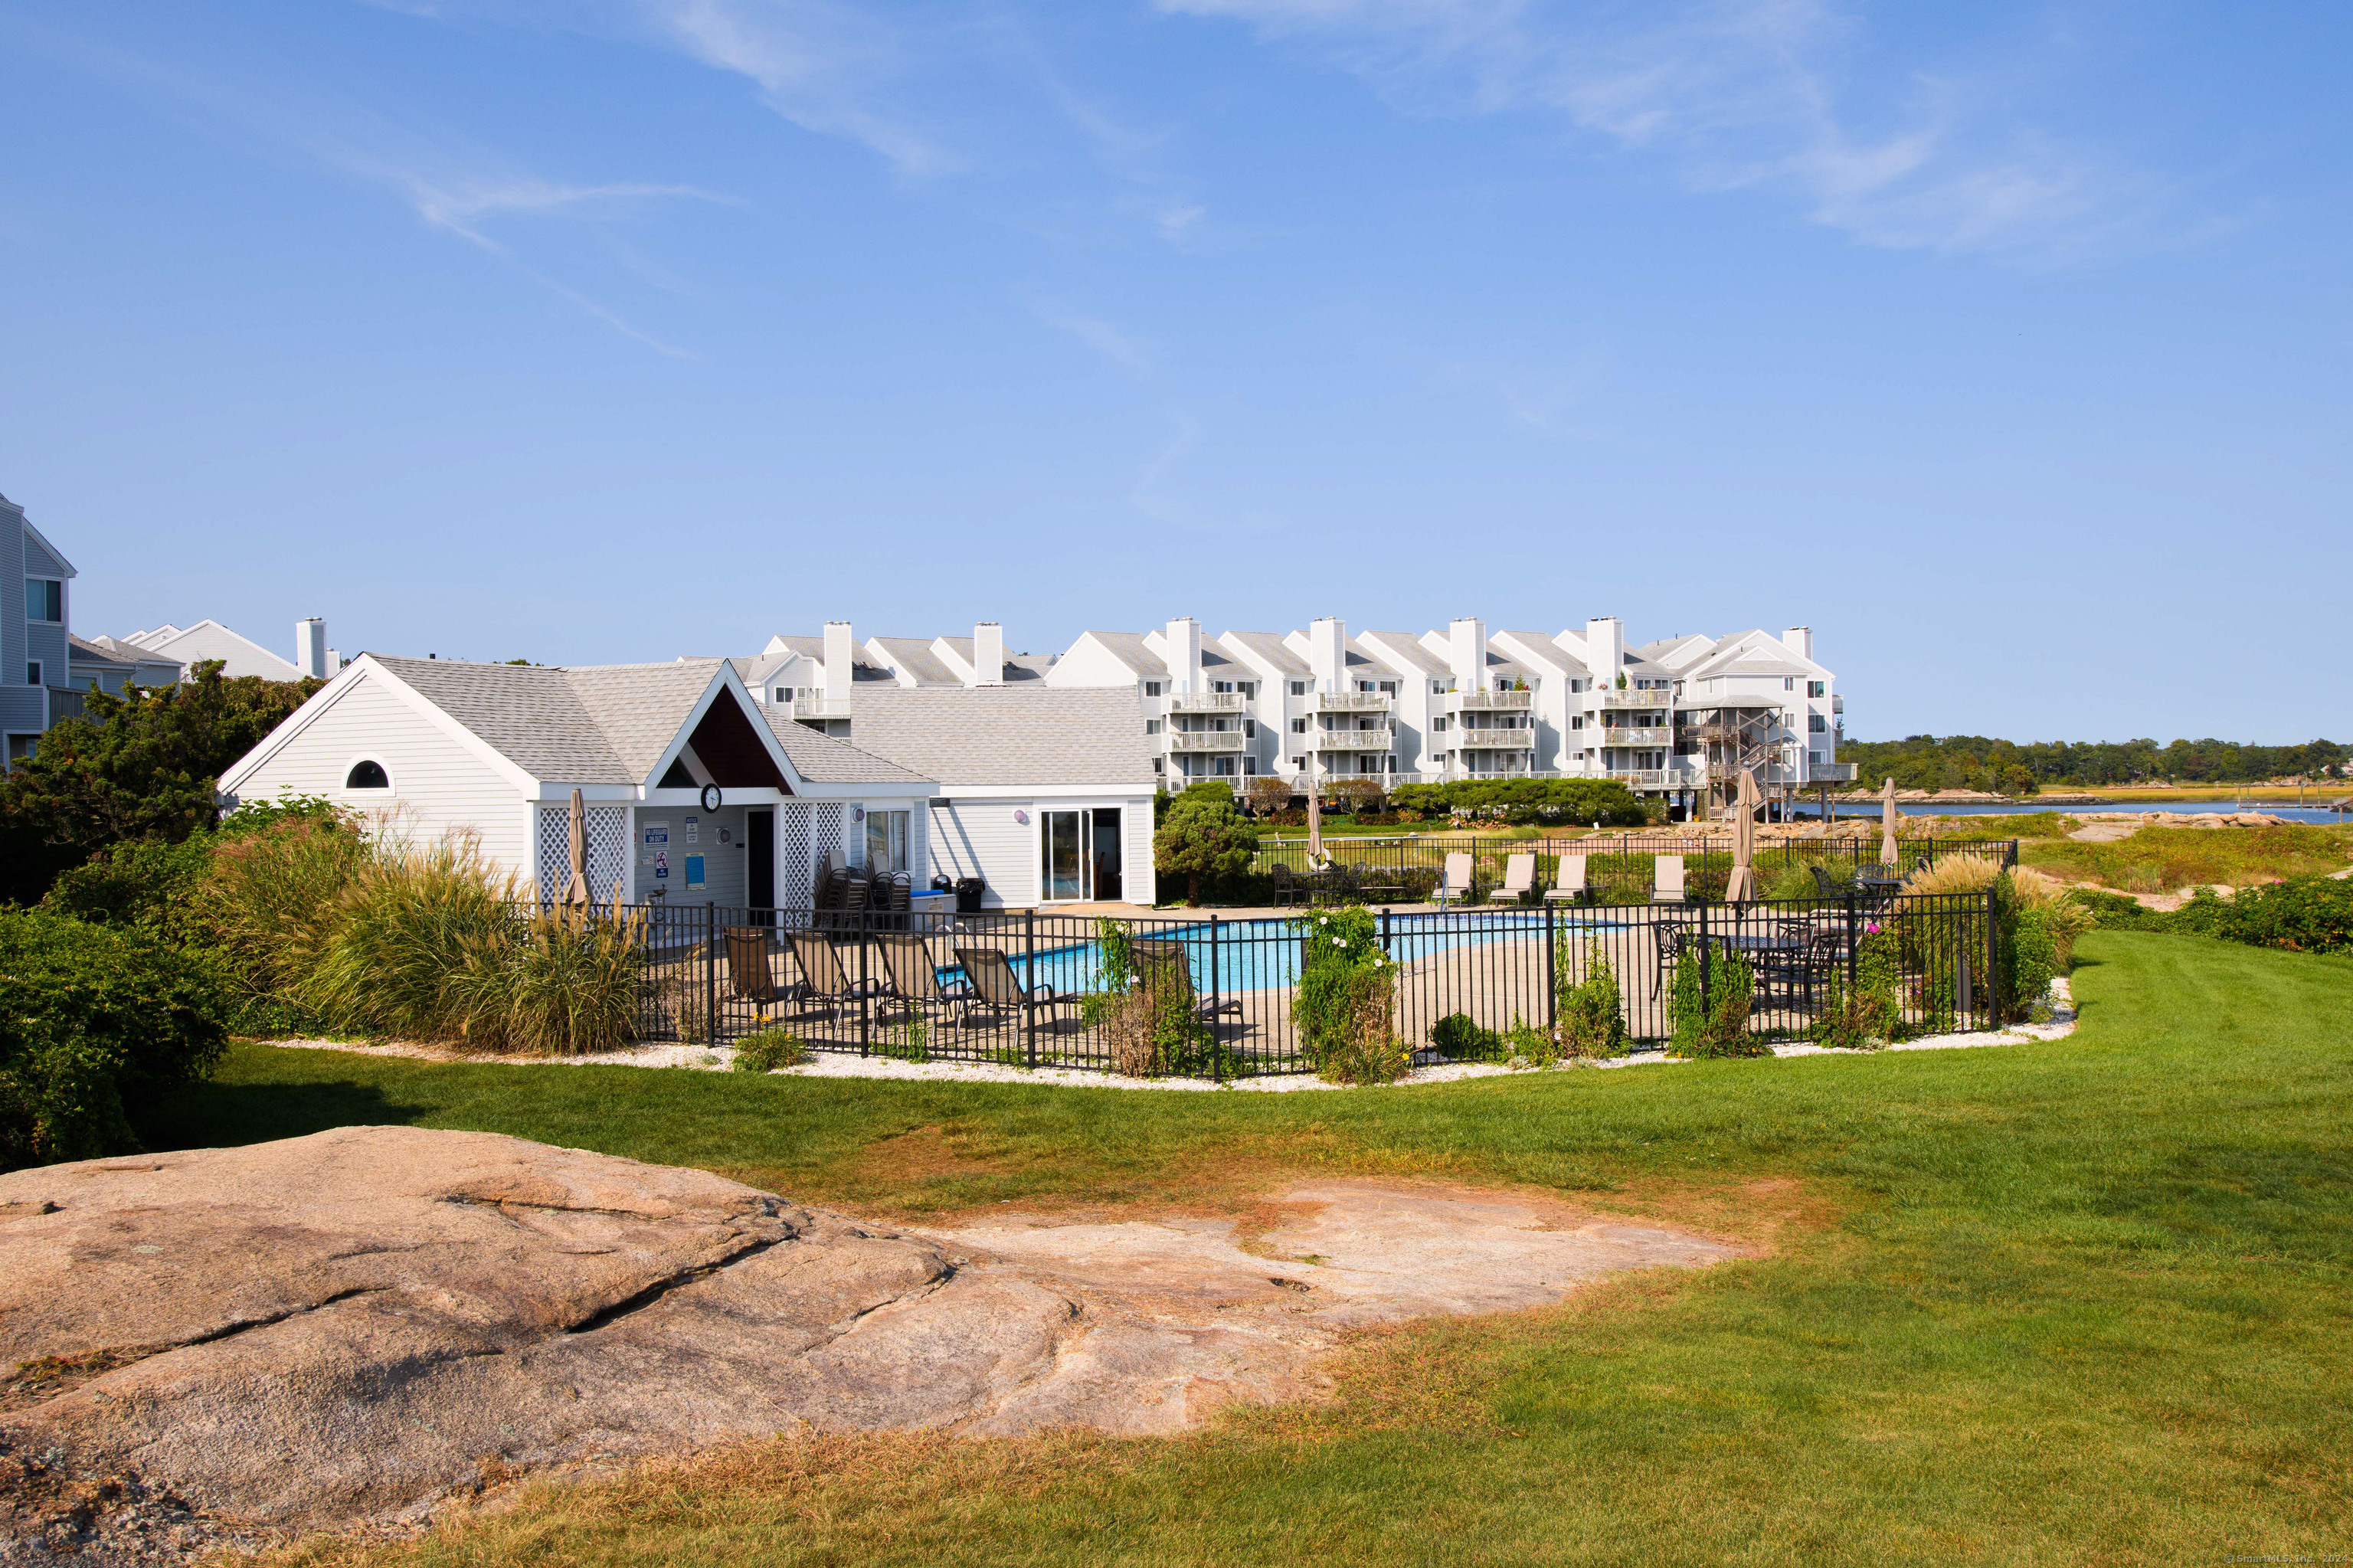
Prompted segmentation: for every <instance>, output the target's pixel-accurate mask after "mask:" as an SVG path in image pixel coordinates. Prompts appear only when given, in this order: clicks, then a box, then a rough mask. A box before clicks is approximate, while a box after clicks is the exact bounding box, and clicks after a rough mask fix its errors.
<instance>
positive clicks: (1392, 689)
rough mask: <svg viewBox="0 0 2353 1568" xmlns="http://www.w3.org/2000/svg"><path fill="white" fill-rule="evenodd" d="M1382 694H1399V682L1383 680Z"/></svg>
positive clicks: (1392, 695)
mask: <svg viewBox="0 0 2353 1568" xmlns="http://www.w3.org/2000/svg"><path fill="white" fill-rule="evenodd" d="M1381 694H1383V695H1384V696H1391V697H1394V696H1396V695H1397V694H1398V683H1396V682H1395V681H1383V682H1382V683H1381Z"/></svg>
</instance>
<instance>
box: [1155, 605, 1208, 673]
mask: <svg viewBox="0 0 2353 1568" xmlns="http://www.w3.org/2000/svg"><path fill="white" fill-rule="evenodd" d="M1162 652H1163V654H1164V656H1165V657H1166V660H1167V662H1168V681H1169V689H1170V690H1171V691H1177V692H1198V691H1199V690H1200V689H1201V623H1200V622H1199V621H1198V620H1194V619H1193V618H1192V617H1191V616H1189V615H1181V616H1178V617H1177V618H1176V620H1172V621H1170V622H1169V623H1168V630H1167V632H1166V638H1165V641H1164V643H1163V648H1162Z"/></svg>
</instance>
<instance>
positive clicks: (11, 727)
mask: <svg viewBox="0 0 2353 1568" xmlns="http://www.w3.org/2000/svg"><path fill="white" fill-rule="evenodd" d="M9 568H13V569H9ZM0 571H5V573H6V575H7V576H8V577H11V578H13V579H16V580H19V581H21V582H23V584H24V585H25V586H24V589H23V591H22V592H18V593H10V594H7V595H6V596H5V597H4V598H0V737H5V748H6V749H5V756H6V758H7V759H8V760H9V761H11V762H14V761H16V760H17V759H18V758H23V757H28V756H30V755H31V754H32V750H33V747H34V743H35V742H37V740H39V738H40V735H41V732H42V731H43V730H45V729H47V728H48V727H49V726H50V724H51V723H53V722H54V721H55V720H57V719H58V718H60V717H63V716H64V715H66V714H68V713H79V712H80V711H81V696H80V694H79V693H78V692H76V691H75V690H74V689H73V651H72V645H71V642H70V641H69V633H68V631H67V630H66V629H67V627H68V625H69V623H70V611H71V609H72V591H73V590H72V583H73V579H74V577H75V572H74V568H73V563H72V562H70V561H69V560H67V559H66V557H65V555H64V553H63V552H62V551H60V550H59V549H58V547H57V546H55V545H52V544H50V543H49V542H48V540H47V539H46V538H44V537H43V536H42V535H41V531H40V530H39V529H38V528H36V527H34V526H33V524H31V523H30V522H29V521H27V520H26V516H25V509H24V508H23V507H21V506H19V505H17V504H16V503H15V502H13V501H11V500H9V499H8V498H7V497H6V496H5V495H0Z"/></svg>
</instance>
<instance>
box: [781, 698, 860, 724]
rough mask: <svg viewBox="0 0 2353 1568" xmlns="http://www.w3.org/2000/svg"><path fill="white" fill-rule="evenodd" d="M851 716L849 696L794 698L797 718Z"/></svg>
mask: <svg viewBox="0 0 2353 1568" xmlns="http://www.w3.org/2000/svg"><path fill="white" fill-rule="evenodd" d="M793 717H795V718H797V719H812V718H848V717H849V698H848V697H795V698H794V699H793Z"/></svg>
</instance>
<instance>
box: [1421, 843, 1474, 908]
mask: <svg viewBox="0 0 2353 1568" xmlns="http://www.w3.org/2000/svg"><path fill="white" fill-rule="evenodd" d="M1430 896H1431V897H1432V898H1433V899H1434V900H1435V901H1436V902H1437V903H1438V904H1439V905H1440V906H1445V905H1448V904H1451V903H1455V902H1458V901H1459V900H1461V899H1465V898H1468V897H1470V896H1471V853H1470V852H1469V851H1468V850H1456V851H1454V852H1453V853H1451V854H1449V855H1448V856H1447V857H1446V874H1445V875H1444V876H1443V877H1441V878H1440V880H1439V884H1438V887H1437V889H1436V891H1435V892H1433V893H1432V894H1431V895H1430Z"/></svg>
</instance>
